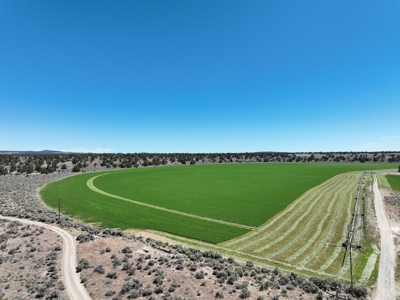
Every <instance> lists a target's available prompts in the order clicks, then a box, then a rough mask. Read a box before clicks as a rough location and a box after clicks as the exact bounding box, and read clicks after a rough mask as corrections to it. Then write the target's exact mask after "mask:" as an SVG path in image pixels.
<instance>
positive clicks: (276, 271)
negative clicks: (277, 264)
mask: <svg viewBox="0 0 400 300" xmlns="http://www.w3.org/2000/svg"><path fill="white" fill-rule="evenodd" d="M272 274H274V275H280V274H281V270H279V269H278V268H275V269H274V270H273V271H272Z"/></svg>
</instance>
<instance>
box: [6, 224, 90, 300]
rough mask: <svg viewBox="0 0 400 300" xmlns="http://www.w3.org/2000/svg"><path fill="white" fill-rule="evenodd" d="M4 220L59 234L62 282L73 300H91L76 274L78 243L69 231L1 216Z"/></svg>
mask: <svg viewBox="0 0 400 300" xmlns="http://www.w3.org/2000/svg"><path fill="white" fill-rule="evenodd" d="M0 218H2V219H7V220H10V221H18V222H21V223H25V224H30V225H36V226H40V227H44V228H46V229H50V230H52V231H54V232H56V233H57V234H59V235H60V236H61V237H62V239H63V256H62V260H61V273H62V280H63V283H64V286H65V289H66V291H67V294H68V296H69V299H73V300H91V299H92V298H91V297H90V296H89V294H88V292H87V291H86V289H85V287H84V286H83V285H82V284H81V282H80V281H81V280H80V276H79V273H76V272H75V267H76V243H75V240H74V238H73V237H72V235H71V234H69V233H68V232H67V231H65V230H63V229H61V228H59V227H56V226H52V225H48V224H45V223H40V222H36V221H31V220H26V219H18V218H13V217H5V216H0Z"/></svg>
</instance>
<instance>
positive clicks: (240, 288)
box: [235, 281, 249, 290]
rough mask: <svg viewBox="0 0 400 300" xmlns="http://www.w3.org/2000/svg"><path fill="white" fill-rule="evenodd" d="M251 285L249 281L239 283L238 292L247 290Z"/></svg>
mask: <svg viewBox="0 0 400 300" xmlns="http://www.w3.org/2000/svg"><path fill="white" fill-rule="evenodd" d="M248 285H249V283H248V282H247V281H242V282H238V283H237V284H236V286H235V288H236V289H237V290H242V289H246V288H247V286H248Z"/></svg>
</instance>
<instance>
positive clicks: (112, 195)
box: [86, 173, 256, 230]
mask: <svg viewBox="0 0 400 300" xmlns="http://www.w3.org/2000/svg"><path fill="white" fill-rule="evenodd" d="M108 174H110V173H105V174H101V175H97V176H94V177H92V178H90V179H89V180H88V181H87V182H86V184H87V186H88V188H89V189H91V190H92V191H93V192H96V193H99V194H102V195H104V196H107V197H111V198H114V199H118V200H122V201H126V202H130V203H133V204H136V205H141V206H145V207H149V208H152V209H157V210H161V211H165V212H169V213H172V214H177V215H182V216H186V217H191V218H195V219H200V220H203V221H208V222H213V223H219V224H224V225H228V226H233V227H238V228H244V229H248V230H255V229H256V227H252V226H248V225H243V224H238V223H232V222H227V221H223V220H217V219H212V218H207V217H202V216H198V215H193V214H189V213H185V212H181V211H178V210H173V209H169V208H165V207H161V206H157V205H151V204H147V203H144V202H140V201H136V200H132V199H128V198H124V197H121V196H118V195H114V194H110V193H107V192H105V191H102V190H100V189H98V188H97V187H95V185H94V183H93V181H94V180H95V179H96V178H98V177H100V176H104V175H108Z"/></svg>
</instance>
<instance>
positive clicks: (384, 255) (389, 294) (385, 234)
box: [374, 175, 396, 300]
mask: <svg viewBox="0 0 400 300" xmlns="http://www.w3.org/2000/svg"><path fill="white" fill-rule="evenodd" d="M374 199H375V211H376V218H377V221H378V226H379V229H380V233H381V257H380V261H379V272H378V286H377V291H376V294H375V299H385V300H395V299H396V296H395V281H394V266H395V248H394V243H393V237H392V229H391V227H390V223H389V221H388V219H387V217H386V214H385V209H384V207H383V202H382V197H381V194H380V192H379V188H378V181H377V179H376V176H375V175H374Z"/></svg>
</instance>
